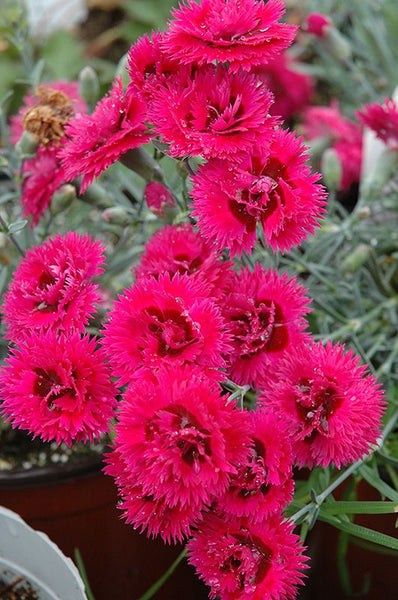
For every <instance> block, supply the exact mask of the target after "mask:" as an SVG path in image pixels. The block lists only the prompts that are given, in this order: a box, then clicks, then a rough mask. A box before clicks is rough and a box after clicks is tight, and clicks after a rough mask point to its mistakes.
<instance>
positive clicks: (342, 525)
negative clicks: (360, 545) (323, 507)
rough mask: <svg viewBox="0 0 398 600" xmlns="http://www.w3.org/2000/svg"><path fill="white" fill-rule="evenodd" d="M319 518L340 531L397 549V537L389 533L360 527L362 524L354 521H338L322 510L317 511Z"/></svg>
mask: <svg viewBox="0 0 398 600" xmlns="http://www.w3.org/2000/svg"><path fill="white" fill-rule="evenodd" d="M319 519H320V520H321V521H325V523H329V524H330V525H333V527H336V528H337V529H340V530H341V531H345V532H346V533H350V534H351V535H354V536H355V537H358V538H361V539H363V540H366V541H368V542H373V543H374V544H379V545H380V546H385V547H386V548H392V549H393V550H398V539H397V538H393V537H392V536H391V535H386V534H385V533H380V532H379V531H375V530H374V529H368V528H367V527H362V525H355V524H354V523H347V522H346V521H344V522H343V521H340V520H339V519H336V517H332V516H331V515H327V514H325V513H323V512H322V511H321V512H320V513H319Z"/></svg>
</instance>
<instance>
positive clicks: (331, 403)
mask: <svg viewBox="0 0 398 600" xmlns="http://www.w3.org/2000/svg"><path fill="white" fill-rule="evenodd" d="M336 386H337V382H336V380H335V379H333V378H332V377H328V376H327V375H326V376H325V377H324V378H322V379H320V378H317V379H314V380H313V379H309V378H308V377H301V378H300V381H299V383H298V384H297V385H296V386H295V395H294V399H295V402H296V410H297V414H298V416H299V418H300V419H301V420H302V421H303V422H304V424H305V427H306V430H310V432H309V435H308V436H307V437H311V436H312V437H313V436H314V435H316V434H317V433H321V434H323V435H327V434H328V433H329V419H330V417H332V416H333V414H334V413H335V412H336V410H337V409H338V408H339V406H341V404H342V402H343V400H342V398H341V397H340V396H339V394H338V391H337V389H336ZM311 429H312V432H311Z"/></svg>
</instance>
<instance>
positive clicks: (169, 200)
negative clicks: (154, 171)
mask: <svg viewBox="0 0 398 600" xmlns="http://www.w3.org/2000/svg"><path fill="white" fill-rule="evenodd" d="M144 197H145V202H146V205H147V207H148V208H149V210H151V211H152V212H153V213H154V214H155V215H159V216H160V217H161V216H163V215H164V212H165V209H171V208H174V207H175V204H176V203H175V200H174V198H173V196H172V194H171V192H170V191H169V190H168V189H167V187H166V186H164V185H163V184H162V183H159V182H158V181H151V182H150V183H147V185H146V186H145V190H144Z"/></svg>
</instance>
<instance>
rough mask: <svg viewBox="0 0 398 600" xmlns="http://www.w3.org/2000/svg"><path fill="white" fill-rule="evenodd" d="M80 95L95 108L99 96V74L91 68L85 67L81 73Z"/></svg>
mask: <svg viewBox="0 0 398 600" xmlns="http://www.w3.org/2000/svg"><path fill="white" fill-rule="evenodd" d="M79 94H80V95H81V97H82V98H83V100H85V101H86V102H87V104H88V105H89V106H94V105H95V103H96V102H97V99H98V95H99V82H98V76H97V73H96V72H95V71H94V69H93V68H92V67H90V66H87V67H84V68H83V69H82V70H81V71H80V73H79Z"/></svg>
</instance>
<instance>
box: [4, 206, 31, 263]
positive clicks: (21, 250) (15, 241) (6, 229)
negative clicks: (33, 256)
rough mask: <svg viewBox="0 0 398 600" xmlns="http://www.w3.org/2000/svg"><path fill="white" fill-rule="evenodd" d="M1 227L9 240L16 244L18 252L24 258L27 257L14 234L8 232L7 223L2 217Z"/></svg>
mask: <svg viewBox="0 0 398 600" xmlns="http://www.w3.org/2000/svg"><path fill="white" fill-rule="evenodd" d="M0 225H1V227H2V228H3V230H4V233H5V234H6V236H7V237H8V238H9V240H10V241H11V242H12V243H13V244H14V246H15V248H16V249H17V250H18V252H19V254H20V255H21V256H22V257H24V256H25V250H24V249H23V248H22V246H21V245H20V243H19V242H18V240H17V239H16V238H15V236H14V234H12V233H10V232H9V231H8V226H7V223H6V222H5V221H4V219H3V217H2V216H1V215H0Z"/></svg>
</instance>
